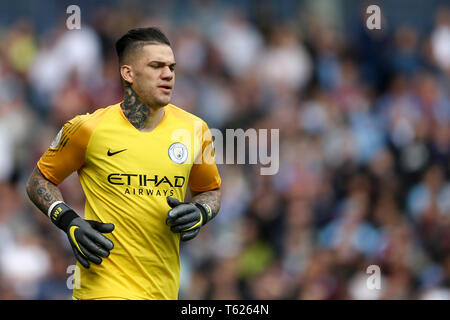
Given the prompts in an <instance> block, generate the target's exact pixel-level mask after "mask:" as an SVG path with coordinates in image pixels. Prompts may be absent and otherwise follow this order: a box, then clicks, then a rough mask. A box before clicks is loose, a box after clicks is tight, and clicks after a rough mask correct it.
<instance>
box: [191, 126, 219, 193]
mask: <svg viewBox="0 0 450 320" xmlns="http://www.w3.org/2000/svg"><path fill="white" fill-rule="evenodd" d="M201 139H202V143H201V145H202V152H201V153H200V154H199V155H198V156H197V158H196V159H195V161H194V164H193V165H192V168H191V173H190V176H189V188H190V189H191V190H192V191H196V192H204V191H209V190H214V189H217V188H220V185H221V182H222V181H221V178H220V175H219V171H218V169H217V165H216V160H215V154H214V144H213V140H212V135H211V131H210V130H209V128H208V125H207V124H206V123H205V122H204V121H203V124H202V134H201Z"/></svg>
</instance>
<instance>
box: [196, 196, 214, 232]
mask: <svg viewBox="0 0 450 320" xmlns="http://www.w3.org/2000/svg"><path fill="white" fill-rule="evenodd" d="M194 204H195V206H196V207H197V208H199V209H200V212H201V213H202V218H203V221H202V226H204V225H205V224H206V223H207V222H208V221H209V220H211V219H212V210H211V207H210V206H209V205H207V204H206V203H199V202H195V203H194Z"/></svg>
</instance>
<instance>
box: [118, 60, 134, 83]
mask: <svg viewBox="0 0 450 320" xmlns="http://www.w3.org/2000/svg"><path fill="white" fill-rule="evenodd" d="M120 76H121V77H122V80H123V81H125V82H128V83H129V84H133V79H134V72H133V69H132V67H131V66H130V65H127V64H124V65H121V66H120Z"/></svg>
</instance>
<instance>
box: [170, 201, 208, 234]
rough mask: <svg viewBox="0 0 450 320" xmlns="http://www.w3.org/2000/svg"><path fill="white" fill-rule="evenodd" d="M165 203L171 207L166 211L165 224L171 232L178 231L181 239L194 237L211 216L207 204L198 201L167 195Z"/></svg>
mask: <svg viewBox="0 0 450 320" xmlns="http://www.w3.org/2000/svg"><path fill="white" fill-rule="evenodd" d="M167 203H168V204H169V206H170V207H171V208H172V209H170V210H169V212H168V213H167V215H168V218H167V220H166V224H167V225H168V226H170V230H172V232H179V233H180V238H181V241H188V240H192V239H194V238H195V237H196V236H197V234H198V233H199V232H200V227H202V226H204V225H205V224H206V223H207V222H208V221H209V220H211V218H212V214H211V209H210V208H209V206H204V205H202V204H200V203H191V202H180V201H179V200H177V199H175V198H172V197H167Z"/></svg>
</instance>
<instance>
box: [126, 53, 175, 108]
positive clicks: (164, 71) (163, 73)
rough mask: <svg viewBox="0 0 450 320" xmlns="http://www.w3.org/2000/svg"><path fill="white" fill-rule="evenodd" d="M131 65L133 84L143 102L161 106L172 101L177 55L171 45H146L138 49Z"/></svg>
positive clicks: (155, 106)
mask: <svg viewBox="0 0 450 320" xmlns="http://www.w3.org/2000/svg"><path fill="white" fill-rule="evenodd" d="M130 66H131V68H132V84H131V86H132V88H133V90H134V91H135V92H136V94H137V95H138V97H139V99H140V100H141V101H142V102H143V103H145V104H147V105H148V106H151V107H154V108H159V107H163V106H165V105H167V104H168V103H169V102H170V97H171V95H172V90H173V86H174V83H175V57H174V55H173V52H172V49H171V48H170V46H168V45H165V44H148V45H145V46H143V47H142V48H140V49H138V52H137V53H136V55H135V58H134V59H132V62H131V63H130Z"/></svg>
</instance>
